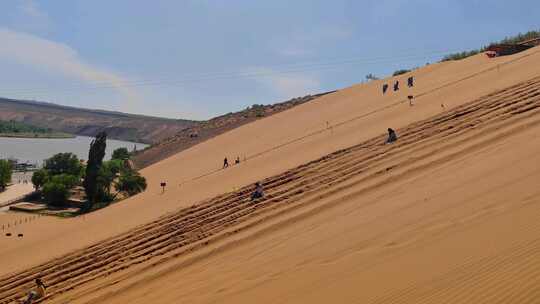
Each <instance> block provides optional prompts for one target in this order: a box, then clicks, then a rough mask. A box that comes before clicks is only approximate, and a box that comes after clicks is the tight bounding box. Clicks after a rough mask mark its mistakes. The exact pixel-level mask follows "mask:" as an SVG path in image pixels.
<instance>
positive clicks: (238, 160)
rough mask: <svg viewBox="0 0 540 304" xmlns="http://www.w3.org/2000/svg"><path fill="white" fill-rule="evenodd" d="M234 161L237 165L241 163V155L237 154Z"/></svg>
mask: <svg viewBox="0 0 540 304" xmlns="http://www.w3.org/2000/svg"><path fill="white" fill-rule="evenodd" d="M234 163H235V164H236V165H238V164H239V163H240V156H237V157H236V160H235V161H234Z"/></svg>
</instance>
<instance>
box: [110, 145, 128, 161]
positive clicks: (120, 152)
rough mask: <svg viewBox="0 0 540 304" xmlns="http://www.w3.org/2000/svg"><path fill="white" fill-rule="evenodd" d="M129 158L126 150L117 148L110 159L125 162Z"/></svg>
mask: <svg viewBox="0 0 540 304" xmlns="http://www.w3.org/2000/svg"><path fill="white" fill-rule="evenodd" d="M129 158H130V154H129V151H128V149H127V148H118V149H116V150H114V151H113V154H112V157H111V159H121V160H126V159H129Z"/></svg>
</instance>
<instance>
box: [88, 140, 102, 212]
mask: <svg viewBox="0 0 540 304" xmlns="http://www.w3.org/2000/svg"><path fill="white" fill-rule="evenodd" d="M106 147H107V133H105V132H100V133H98V134H97V135H96V138H95V139H94V140H93V141H92V142H91V143H90V151H89V152H88V163H87V165H86V174H85V178H84V182H83V186H84V191H85V192H86V198H87V200H88V206H87V209H90V208H91V206H92V205H93V204H94V203H95V202H96V198H97V194H98V183H97V179H98V174H99V170H100V168H101V165H102V163H103V157H105V148H106Z"/></svg>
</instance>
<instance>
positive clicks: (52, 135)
mask: <svg viewBox="0 0 540 304" xmlns="http://www.w3.org/2000/svg"><path fill="white" fill-rule="evenodd" d="M0 137H8V138H45V139H47V138H48V139H58V138H75V137H76V136H75V135H73V134H68V133H0Z"/></svg>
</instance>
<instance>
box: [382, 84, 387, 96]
mask: <svg viewBox="0 0 540 304" xmlns="http://www.w3.org/2000/svg"><path fill="white" fill-rule="evenodd" d="M386 91H388V84H387V83H385V84H383V85H382V93H383V95H384V94H386Z"/></svg>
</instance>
